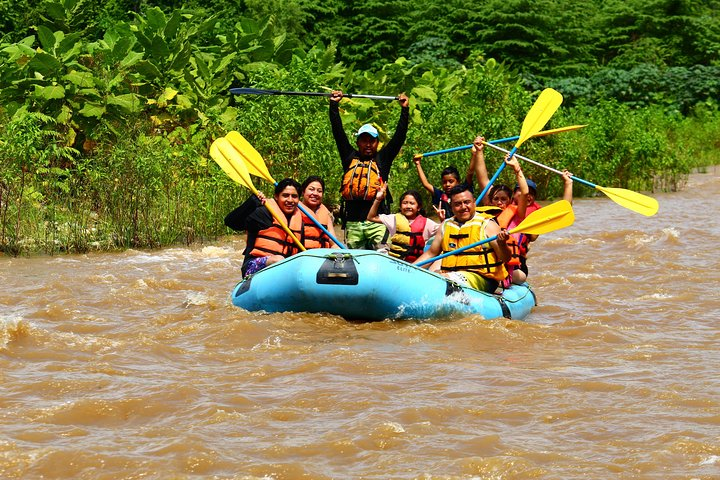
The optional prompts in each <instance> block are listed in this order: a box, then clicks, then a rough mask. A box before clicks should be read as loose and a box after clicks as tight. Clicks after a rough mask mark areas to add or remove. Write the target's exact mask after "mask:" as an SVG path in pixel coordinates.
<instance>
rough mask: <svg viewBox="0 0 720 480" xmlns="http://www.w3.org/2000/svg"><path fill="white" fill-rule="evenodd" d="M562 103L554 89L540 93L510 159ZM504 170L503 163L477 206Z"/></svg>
mask: <svg viewBox="0 0 720 480" xmlns="http://www.w3.org/2000/svg"><path fill="white" fill-rule="evenodd" d="M562 101H563V97H562V95H560V92H558V91H556V90H553V89H552V88H546V89H545V90H543V91H542V93H540V96H539V97H538V98H537V100H535V103H534V104H533V106H532V108H531V109H530V111H529V112H528V113H527V115H525V120H523V124H522V129H521V130H520V137H519V138H518V141H517V143H516V144H515V146H514V147H513V148H512V150H510V155H509V156H508V159H510V158H512V156H513V155H515V152H517V149H518V148H519V147H520V145H522V144H523V143H524V142H525V140H527V139H528V138H530V137H532V136H533V135H535V134H536V133H538V132H539V131H540V130H542V128H543V127H544V126H545V124H546V123H547V122H548V120H550V117H552V116H553V114H554V113H555V111H556V110H557V109H558V107H559V106H560V104H561V103H562ZM504 168H505V162H504V161H503V162H502V163H500V167H499V168H498V169H497V171H496V172H495V174H494V175H493V176H492V178H491V179H490V182H488V184H487V185H486V186H485V188H483V191H482V192H480V195H479V196H478V197H477V200H475V204H476V205H479V204H480V202H481V201H482V199H483V197H484V196H485V195H486V194H487V192H488V190H490V187H491V186H492V184H493V183H494V182H495V180H497V178H498V177H499V176H500V174H501V173H502V171H503V169H504Z"/></svg>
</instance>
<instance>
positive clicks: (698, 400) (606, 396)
mask: <svg viewBox="0 0 720 480" xmlns="http://www.w3.org/2000/svg"><path fill="white" fill-rule="evenodd" d="M719 186H720V169H717V168H714V169H710V171H709V173H706V174H696V175H692V176H691V177H690V181H689V184H688V186H687V188H686V189H685V190H683V191H682V192H679V193H668V194H658V195H655V197H656V198H657V199H658V200H659V202H660V211H659V213H658V214H657V215H656V216H654V217H650V218H647V217H643V216H641V215H639V214H637V213H634V212H632V211H630V210H627V209H625V208H623V207H621V206H620V205H617V204H615V203H614V202H612V201H611V200H609V199H608V198H606V197H604V196H602V197H598V198H592V199H578V200H576V201H575V203H574V209H575V216H576V221H575V224H574V225H573V226H572V227H570V228H567V229H564V230H560V231H557V232H553V233H550V234H547V235H544V236H542V237H541V238H540V239H539V240H538V241H537V242H536V243H535V244H533V246H532V250H531V254H530V257H529V261H528V263H529V265H530V278H529V280H530V282H531V284H532V286H533V288H534V290H535V293H536V295H537V297H538V306H537V307H536V308H535V309H534V310H533V312H532V313H531V314H530V316H529V317H528V319H527V320H526V321H511V320H505V319H499V320H498V319H492V320H486V319H483V318H481V317H480V316H469V317H462V318H453V319H447V320H442V321H435V322H431V323H423V322H417V321H384V322H379V323H366V324H363V323H350V322H347V321H345V320H343V319H341V318H338V317H334V316H330V315H309V314H271V315H268V314H258V313H249V312H245V311H242V310H240V309H238V308H236V307H234V306H232V304H231V303H230V300H229V293H230V291H231V289H232V287H233V286H234V285H235V283H236V282H237V281H238V280H239V277H240V265H241V262H242V256H241V251H242V248H243V246H244V245H243V241H242V240H243V237H242V236H237V237H229V238H227V239H225V240H223V241H221V242H218V243H216V244H213V245H205V246H197V247H193V248H168V249H164V250H159V251H127V252H124V253H112V254H88V255H78V256H57V257H33V258H0V282H1V284H2V288H1V289H0V386H1V388H0V478H3V479H34V478H53V479H118V478H125V479H141V478H142V479H145V478H151V479H155V478H158V479H166V478H168V479H200V478H203V479H204V478H217V479H231V478H233V479H296V478H307V479H334V478H338V479H340V478H362V479H415V478H422V479H528V478H533V479H587V478H594V479H601V478H612V479H717V478H720V373H718V367H720V348H719V347H718V345H719V344H720V329H719V328H718V314H719V313H720V295H719V294H718V285H719V283H720V273H719V272H718V260H717V252H716V250H717V242H718V240H719V239H720V223H719V222H718V220H717V213H718V205H720V201H719V200H718V198H719V197H718V192H720V188H718V187H719ZM576 188H585V187H576ZM340 238H342V237H340Z"/></svg>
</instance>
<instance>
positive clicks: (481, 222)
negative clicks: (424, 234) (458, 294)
mask: <svg viewBox="0 0 720 480" xmlns="http://www.w3.org/2000/svg"><path fill="white" fill-rule="evenodd" d="M491 221H492V220H490V219H487V218H483V217H482V216H481V215H475V216H473V218H472V219H470V220H468V221H467V222H465V223H463V224H462V225H460V224H459V223H458V222H457V221H456V220H455V218H454V217H453V218H450V219H448V220H445V222H444V223H443V226H442V229H443V232H442V233H443V241H442V251H443V253H445V252H449V251H452V250H456V249H458V248H461V247H464V246H466V245H470V244H473V243H475V242H479V241H481V240H485V239H486V238H488V237H487V234H486V233H485V226H486V225H487V224H488V222H491ZM441 268H442V270H446V271H454V270H466V271H470V272H473V273H477V274H478V275H482V276H483V277H486V278H491V279H493V280H497V281H498V282H501V281H502V280H503V279H504V278H505V277H507V275H508V273H507V270H506V269H505V265H503V262H501V261H500V259H498V258H497V257H496V256H495V251H494V250H493V248H492V247H491V246H490V244H489V243H485V244H483V245H478V246H477V247H473V248H470V249H468V250H465V251H464V252H460V253H458V254H457V255H450V256H448V257H445V258H443V259H442V267H441Z"/></svg>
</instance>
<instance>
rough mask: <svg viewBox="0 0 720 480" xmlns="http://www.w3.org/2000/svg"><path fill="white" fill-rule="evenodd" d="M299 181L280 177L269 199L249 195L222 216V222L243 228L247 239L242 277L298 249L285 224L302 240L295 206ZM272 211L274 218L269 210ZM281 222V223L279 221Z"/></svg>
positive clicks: (297, 198) (298, 198) (238, 228)
mask: <svg viewBox="0 0 720 480" xmlns="http://www.w3.org/2000/svg"><path fill="white" fill-rule="evenodd" d="M299 201H300V184H299V183H298V182H296V181H295V180H293V179H292V178H284V179H283V180H281V181H280V182H279V183H278V184H277V185H276V186H275V192H274V195H273V198H266V197H265V196H264V195H263V194H262V193H260V192H258V195H257V196H255V195H253V196H252V197H250V198H249V199H247V201H245V203H243V204H242V205H240V206H239V207H238V208H236V209H235V210H233V211H232V212H230V213H229V214H228V215H227V216H226V217H225V225H227V226H228V227H230V228H232V229H233V230H246V231H247V242H246V247H245V250H244V251H243V255H244V256H245V259H244V260H243V265H242V273H243V276H248V275H251V274H253V273H255V272H258V271H260V270H262V269H263V268H265V267H267V266H268V265H272V264H273V263H276V262H279V261H281V260H283V259H284V258H287V257H289V256H291V255H294V254H296V253H298V252H299V251H300V247H299V246H298V245H297V244H296V242H295V239H293V238H292V236H291V235H290V234H288V233H287V231H286V230H285V228H284V227H287V228H288V229H289V230H290V231H292V233H293V234H294V235H295V238H296V239H298V240H299V241H300V242H302V239H303V236H304V228H303V220H302V214H301V213H300V210H299V209H298V202H299ZM270 209H272V210H273V212H275V214H276V215H277V217H278V218H279V219H280V220H279V221H278V219H277V218H276V217H275V216H274V215H272V214H271V213H270V211H269V210H270ZM280 222H282V224H281V223H280Z"/></svg>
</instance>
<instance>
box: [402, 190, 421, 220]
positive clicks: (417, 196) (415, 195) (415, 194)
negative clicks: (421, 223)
mask: <svg viewBox="0 0 720 480" xmlns="http://www.w3.org/2000/svg"><path fill="white" fill-rule="evenodd" d="M408 195H409V196H411V197H413V198H414V199H415V201H416V202H417V204H418V215H422V216H423V217H425V216H426V215H425V210H424V209H423V201H422V196H421V195H420V192H418V191H417V190H407V191H405V192H403V194H402V195H400V202H399V203H402V201H403V199H404V198H405V197H407V196H408Z"/></svg>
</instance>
